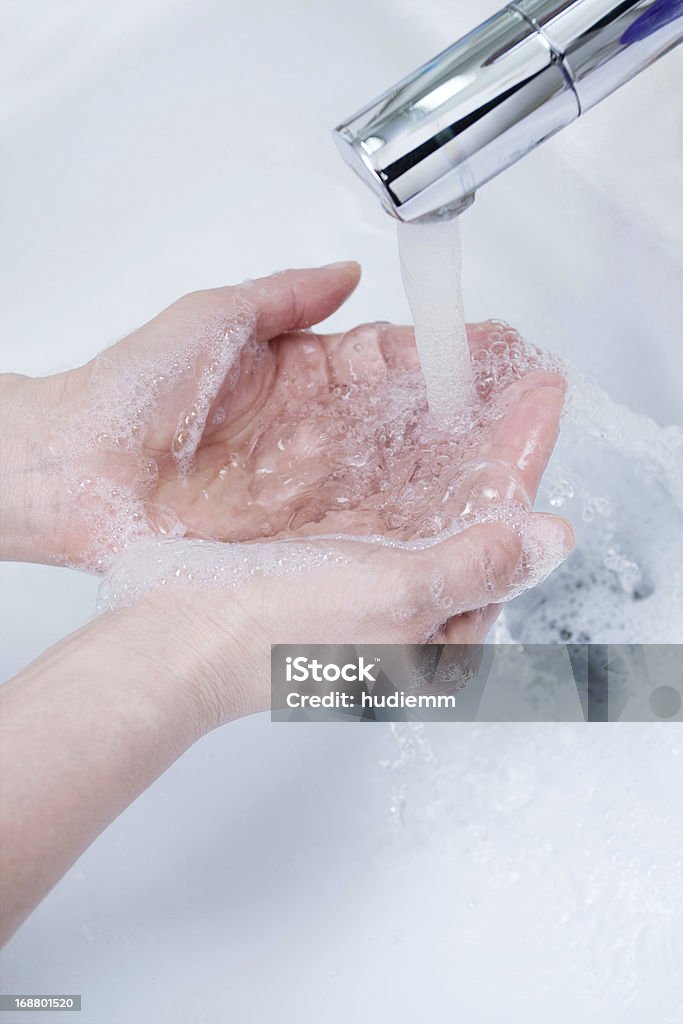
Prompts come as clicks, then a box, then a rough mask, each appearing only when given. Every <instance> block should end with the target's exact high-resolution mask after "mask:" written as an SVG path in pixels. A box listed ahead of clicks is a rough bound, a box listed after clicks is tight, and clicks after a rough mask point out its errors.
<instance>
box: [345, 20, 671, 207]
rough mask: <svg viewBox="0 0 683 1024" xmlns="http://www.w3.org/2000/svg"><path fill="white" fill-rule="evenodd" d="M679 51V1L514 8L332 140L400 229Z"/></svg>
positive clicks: (463, 196)
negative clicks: (654, 63) (673, 49)
mask: <svg viewBox="0 0 683 1024" xmlns="http://www.w3.org/2000/svg"><path fill="white" fill-rule="evenodd" d="M681 41H683V0H625V2H624V0H516V2H514V3H511V4H509V5H508V6H507V7H505V8H504V9H503V10H501V11H499V13H498V14H495V15H494V16H493V17H492V18H489V20H488V21H485V22H484V23H483V24H482V25H480V26H479V27H478V28H475V29H474V30H473V31H472V32H470V33H469V34H468V35H466V36H464V37H463V38H462V39H461V40H459V41H458V42H456V43H455V44H454V45H453V46H451V47H449V49H447V50H444V52H443V53H441V54H439V55H438V56H437V57H435V58H434V59H433V60H431V61H429V62H428V63H427V64H425V65H424V66H423V67H421V68H419V69H418V70H417V71H415V72H413V74H411V75H408V77H407V78H405V79H403V81H401V82H399V83H398V84H397V85H395V86H394V87H393V88H392V89H390V90H388V92H386V93H385V94H384V95H383V96H380V97H379V98H378V99H376V100H375V101H374V102H372V103H370V104H369V105H368V106H367V107H365V108H364V109H363V110H361V111H360V112H359V113H357V114H355V115H354V116H353V117H351V118H349V120H347V121H345V122H344V123H343V124H341V125H340V126H339V127H338V128H337V129H336V130H335V132H334V137H335V141H336V143H337V145H338V147H339V149H340V151H341V154H342V156H343V157H344V159H345V160H346V161H347V162H348V163H349V164H350V165H351V167H352V168H353V170H354V171H356V173H357V174H359V175H360V177H361V178H362V179H363V180H364V181H365V182H366V183H367V184H368V185H369V186H370V187H371V188H372V189H373V191H374V192H375V193H376V195H377V196H378V198H379V199H380V201H381V203H382V205H383V206H384V208H385V209H386V210H387V211H388V212H389V213H390V214H392V215H393V216H394V217H397V218H398V219H399V220H403V221H414V220H421V219H425V218H427V219H429V218H434V217H442V216H451V215H454V214H457V213H461V212H462V211H463V210H464V209H466V208H467V206H468V205H470V203H471V202H472V201H473V199H474V194H475V192H476V191H477V189H478V188H479V187H480V186H481V185H483V184H485V183H486V182H487V181H490V180H491V178H493V177H495V176H496V175H497V174H499V173H500V172H501V171H503V170H505V168H506V167H509V166H510V165H511V164H513V163H515V162H516V161H517V160H519V159H520V158H521V157H522V156H524V155H525V154H526V153H529V152H530V151H531V150H532V149H534V148H535V147H536V146H538V145H540V143H541V142H544V141H545V140H546V139H548V138H550V136H551V135H554V134H555V133H556V132H558V131H560V130H561V129H562V128H564V127H566V126H567V125H568V124H570V123H571V122H572V121H574V120H575V119H576V118H577V117H580V116H581V115H582V114H583V113H585V112H586V111H587V110H589V109H590V108H591V107H593V106H595V104H596V103H599V102H600V100H602V99H604V98H605V97H606V96H609V95H610V93H612V92H614V91H615V90H616V89H618V88H619V86H621V85H623V84H624V83H625V82H627V81H628V80H629V79H631V78H633V77H634V76H635V75H637V74H638V73H639V72H640V71H642V70H643V69H644V68H646V67H647V66H648V65H650V64H652V63H653V62H654V61H655V60H657V59H658V58H659V57H661V56H662V55H663V54H664V53H667V52H668V51H669V50H671V49H672V48H673V47H674V46H676V45H677V44H678V43H680V42H681Z"/></svg>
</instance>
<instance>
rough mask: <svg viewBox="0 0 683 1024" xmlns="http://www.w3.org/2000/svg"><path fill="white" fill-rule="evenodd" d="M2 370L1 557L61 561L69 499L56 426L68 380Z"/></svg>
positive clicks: (33, 560)
mask: <svg viewBox="0 0 683 1024" xmlns="http://www.w3.org/2000/svg"><path fill="white" fill-rule="evenodd" d="M65 379H66V378H65V376H64V375H56V376H53V377H46V378H31V377H24V376H21V375H20V374H14V373H11V374H0V560H2V561H26V562H57V563H58V562H60V561H62V560H63V554H64V536H63V535H64V523H65V521H66V515H65V510H66V509H67V507H68V504H69V495H68V494H66V492H65V488H64V486H63V483H62V482H61V481H60V480H59V479H58V476H57V474H56V472H55V468H54V467H55V464H56V459H55V443H56V442H55V438H54V437H53V436H52V431H53V429H54V425H55V419H56V415H57V413H58V410H59V405H60V401H61V399H62V398H63V395H62V392H63V389H64V382H65Z"/></svg>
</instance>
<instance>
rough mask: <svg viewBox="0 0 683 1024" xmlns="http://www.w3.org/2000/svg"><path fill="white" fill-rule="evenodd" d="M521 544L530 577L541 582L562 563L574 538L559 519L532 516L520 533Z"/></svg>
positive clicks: (556, 517) (571, 529)
mask: <svg viewBox="0 0 683 1024" xmlns="http://www.w3.org/2000/svg"><path fill="white" fill-rule="evenodd" d="M522 544H523V547H524V552H525V555H526V557H527V561H528V564H529V567H530V569H531V572H532V574H533V575H534V576H538V578H539V579H545V577H546V576H549V575H550V573H551V572H554V571H555V569H557V567H558V566H560V565H562V563H563V562H564V561H566V559H567V557H568V555H569V554H570V553H571V551H572V550H573V549H574V547H575V545H576V535H575V533H574V529H573V527H572V525H571V523H568V522H567V520H566V519H562V517H561V516H551V515H532V516H531V517H530V519H529V520H528V522H527V523H526V524H525V526H524V528H523V530H522Z"/></svg>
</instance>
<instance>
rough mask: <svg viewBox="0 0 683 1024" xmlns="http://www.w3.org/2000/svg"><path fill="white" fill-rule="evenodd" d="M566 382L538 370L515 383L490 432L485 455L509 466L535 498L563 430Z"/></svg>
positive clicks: (553, 374) (495, 461)
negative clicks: (561, 420)
mask: <svg viewBox="0 0 683 1024" xmlns="http://www.w3.org/2000/svg"><path fill="white" fill-rule="evenodd" d="M564 396H565V382H564V380H563V379H562V378H561V377H560V376H559V375H558V374H555V373H549V372H546V371H542V370H535V371H533V372H532V373H529V374H527V375H526V376H525V377H523V378H521V379H520V380H518V381H515V382H514V383H513V384H511V385H510V386H509V387H508V389H507V391H506V393H505V405H506V409H507V411H506V413H505V414H504V416H503V417H502V419H500V420H499V421H498V422H497V423H496V424H495V426H494V427H493V428H492V431H491V433H490V435H489V438H488V440H487V442H486V443H485V445H484V447H483V449H482V451H481V456H482V458H483V459H485V460H486V461H489V462H493V463H497V464H499V465H502V466H505V467H507V468H508V469H509V471H510V473H511V474H512V475H513V476H514V477H515V478H516V479H517V480H519V482H520V483H521V484H522V487H523V488H524V490H525V491H526V493H527V494H528V496H529V498H530V500H531V501H533V500H534V498H535V496H536V492H537V490H538V485H539V483H540V481H541V477H542V476H543V473H544V471H545V468H546V466H547V464H548V460H549V458H550V456H551V454H552V451H553V448H554V447H555V442H556V441H557V436H558V433H559V429H560V417H561V415H562V407H563V405H564Z"/></svg>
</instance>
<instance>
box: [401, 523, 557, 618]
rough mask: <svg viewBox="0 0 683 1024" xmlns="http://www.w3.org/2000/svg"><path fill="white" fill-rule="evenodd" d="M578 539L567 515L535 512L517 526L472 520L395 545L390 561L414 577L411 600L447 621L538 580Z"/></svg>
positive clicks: (411, 577) (410, 586)
mask: <svg viewBox="0 0 683 1024" xmlns="http://www.w3.org/2000/svg"><path fill="white" fill-rule="evenodd" d="M574 543H575V538H574V531H573V529H572V527H571V526H570V524H569V523H568V522H566V520H564V519H561V518H560V517H558V516H552V515H541V514H532V515H530V516H529V517H528V518H527V519H525V520H524V521H523V522H521V523H520V524H519V526H518V528H517V529H514V530H513V529H512V528H511V527H509V526H508V525H506V524H504V523H502V522H490V523H484V524H480V525H477V526H472V527H469V528H468V529H467V530H464V531H463V532H461V533H458V534H455V536H453V537H450V538H449V539H447V540H445V541H441V542H438V543H436V544H434V545H432V546H430V547H427V548H424V549H422V550H417V551H415V550H410V551H406V550H405V549H398V550H394V551H392V552H391V556H393V557H392V558H391V561H392V563H393V564H392V568H393V571H394V572H396V573H399V572H400V573H401V574H402V578H403V579H409V580H410V584H409V597H408V600H410V601H412V602H413V603H414V605H415V607H416V608H418V609H422V612H423V614H424V615H425V616H426V617H427V618H429V617H430V616H431V617H432V618H433V621H434V622H435V623H436V622H441V623H444V622H447V621H448V620H450V619H452V618H453V616H455V615H460V614H462V613H463V612H471V611H474V610H477V609H480V608H484V607H486V606H488V605H492V604H499V603H500V602H501V601H506V600H509V599H510V597H512V596H514V595H516V594H518V593H521V592H522V591H524V590H526V589H528V588H529V587H531V586H535V585H537V584H538V583H540V582H541V581H542V580H544V579H545V578H546V577H547V576H548V575H550V573H551V572H553V571H554V570H555V569H556V568H557V567H558V566H559V565H561V563H562V562H563V561H564V560H565V559H566V558H567V555H568V554H569V552H570V551H571V550H572V548H573V546H574ZM402 556H403V557H402Z"/></svg>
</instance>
